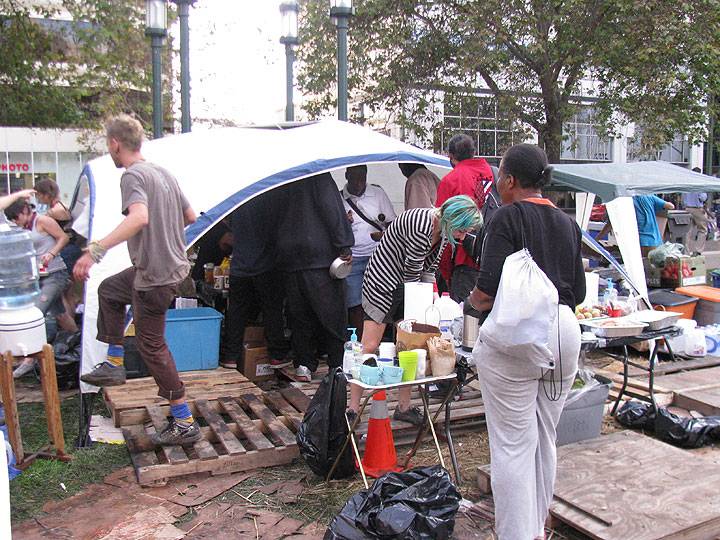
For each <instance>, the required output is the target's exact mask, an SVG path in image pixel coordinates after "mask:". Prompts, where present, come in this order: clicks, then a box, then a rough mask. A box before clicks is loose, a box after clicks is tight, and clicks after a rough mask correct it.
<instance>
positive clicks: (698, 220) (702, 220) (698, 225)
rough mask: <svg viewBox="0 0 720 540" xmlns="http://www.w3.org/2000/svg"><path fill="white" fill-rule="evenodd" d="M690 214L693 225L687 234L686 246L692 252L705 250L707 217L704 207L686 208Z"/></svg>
mask: <svg viewBox="0 0 720 540" xmlns="http://www.w3.org/2000/svg"><path fill="white" fill-rule="evenodd" d="M686 210H687V211H688V212H690V215H691V216H692V220H693V226H692V229H690V233H689V234H688V241H687V246H688V249H690V251H691V252H692V253H694V252H696V251H697V252H698V253H702V252H703V251H705V240H707V234H708V217H707V213H706V212H705V209H704V208H687V209H686Z"/></svg>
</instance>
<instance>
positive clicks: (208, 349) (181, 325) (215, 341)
mask: <svg viewBox="0 0 720 540" xmlns="http://www.w3.org/2000/svg"><path fill="white" fill-rule="evenodd" d="M222 318H223V316H222V315H221V314H220V313H219V312H217V311H215V310H214V309H212V308H209V307H202V308H190V309H170V310H168V312H167V315H166V318H165V340H166V341H167V344H168V347H169V348H170V352H171V353H172V355H173V358H174V359H175V365H176V366H177V370H178V371H192V370H195V369H215V368H217V367H218V360H219V355H220V323H221V321H222Z"/></svg>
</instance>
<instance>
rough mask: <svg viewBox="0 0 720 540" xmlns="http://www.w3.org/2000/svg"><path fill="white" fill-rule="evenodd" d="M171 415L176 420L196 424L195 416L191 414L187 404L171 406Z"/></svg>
mask: <svg viewBox="0 0 720 540" xmlns="http://www.w3.org/2000/svg"><path fill="white" fill-rule="evenodd" d="M170 414H172V415H173V418H175V420H179V421H180V422H185V423H187V424H192V423H193V422H194V419H193V415H192V413H191V412H190V407H188V404H187V402H185V403H180V404H179V405H170Z"/></svg>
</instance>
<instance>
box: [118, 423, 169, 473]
mask: <svg viewBox="0 0 720 540" xmlns="http://www.w3.org/2000/svg"><path fill="white" fill-rule="evenodd" d="M122 432H123V436H124V437H125V442H126V443H127V447H128V452H130V457H131V458H132V460H133V465H135V467H150V466H152V465H158V464H159V463H160V462H159V461H158V458H157V456H156V455H155V451H154V450H150V449H151V448H153V447H154V445H153V444H152V442H151V441H150V437H148V436H147V434H146V433H145V430H144V429H143V427H142V426H128V427H125V428H123V430H122Z"/></svg>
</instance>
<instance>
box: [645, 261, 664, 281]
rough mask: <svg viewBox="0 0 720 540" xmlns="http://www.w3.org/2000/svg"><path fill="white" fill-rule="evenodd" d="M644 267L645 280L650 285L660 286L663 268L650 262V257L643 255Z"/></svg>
mask: <svg viewBox="0 0 720 540" xmlns="http://www.w3.org/2000/svg"><path fill="white" fill-rule="evenodd" d="M643 268H644V269H645V281H646V282H647V286H648V287H660V286H661V285H660V273H661V271H662V269H661V268H658V267H657V266H655V265H654V264H652V263H651V262H650V259H648V258H647V257H643Z"/></svg>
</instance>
